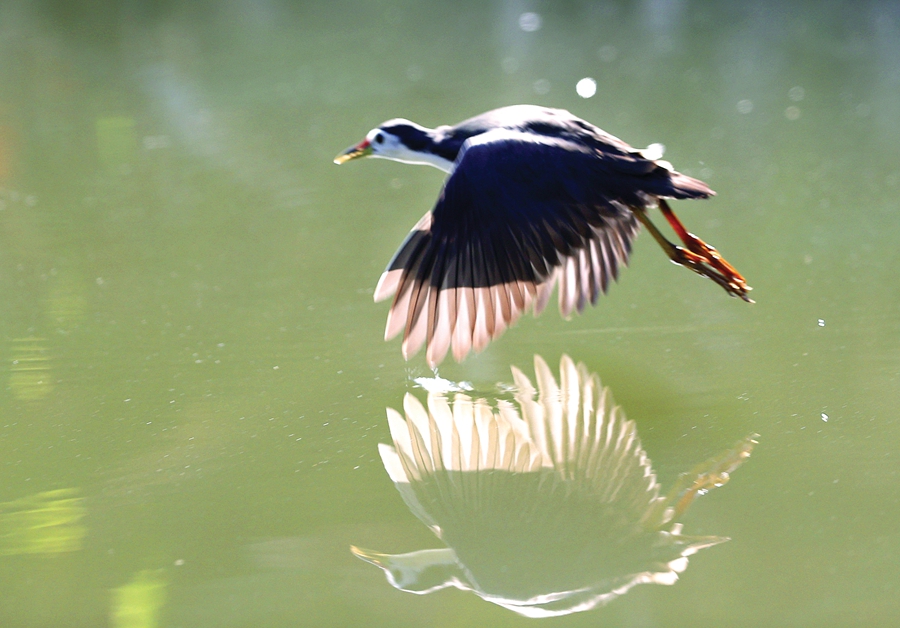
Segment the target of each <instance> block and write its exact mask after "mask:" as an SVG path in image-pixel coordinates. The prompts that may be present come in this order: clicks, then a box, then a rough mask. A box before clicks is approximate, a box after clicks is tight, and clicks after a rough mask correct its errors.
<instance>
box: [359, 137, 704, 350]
mask: <svg viewBox="0 0 900 628" xmlns="http://www.w3.org/2000/svg"><path fill="white" fill-rule="evenodd" d="M709 194H711V191H710V190H709V188H707V187H706V186H705V185H704V184H703V183H702V182H700V181H697V180H695V179H691V178H690V177H686V176H684V175H681V174H679V173H676V172H671V171H670V170H667V169H666V168H665V167H664V166H662V165H659V164H658V163H656V162H654V161H650V160H647V159H645V158H644V157H642V156H641V155H640V153H639V152H638V151H635V152H634V153H631V154H621V153H620V154H610V153H606V152H603V151H598V150H596V149H593V148H591V147H589V146H585V145H582V144H578V143H575V142H572V141H568V140H565V139H556V138H552V137H546V136H540V135H536V134H533V133H523V132H519V131H514V130H506V129H500V130H495V131H491V132H488V133H485V134H482V135H479V136H477V137H475V138H472V139H470V140H469V141H467V142H466V144H465V145H464V146H463V149H462V151H461V152H460V155H459V157H458V159H457V161H456V164H455V167H454V170H453V171H452V172H451V175H450V177H449V178H448V179H447V181H446V183H445V184H444V189H443V190H442V192H441V195H440V197H439V199H438V201H437V204H436V205H435V207H434V209H433V210H432V211H431V212H429V213H428V214H426V215H425V216H424V217H423V218H422V220H420V221H419V223H418V224H417V225H416V226H415V227H414V228H413V230H412V231H411V232H410V234H409V236H408V237H407V239H406V241H405V242H404V243H403V244H402V245H401V247H400V249H399V250H398V251H397V253H396V255H395V256H394V259H393V260H392V261H391V263H390V264H389V265H388V267H387V269H386V270H385V272H384V274H383V275H382V276H381V280H380V281H379V283H378V286H377V288H376V289H375V300H376V301H380V300H382V299H385V298H387V297H389V296H391V295H394V302H393V305H392V306H391V310H390V313H389V314H388V321H387V327H386V330H385V338H386V339H389V338H392V337H393V336H395V335H397V334H399V333H400V332H401V331H402V332H403V355H404V357H406V358H409V357H410V356H411V355H413V354H415V353H416V352H417V351H418V350H419V349H420V348H421V346H422V344H423V343H427V346H428V349H427V355H426V359H427V362H428V364H429V365H431V366H434V365H436V364H438V363H439V362H440V361H441V360H443V358H444V357H445V356H446V354H447V351H448V350H449V349H450V348H451V347H452V349H453V355H454V357H455V358H456V359H457V360H458V361H459V360H462V359H463V358H464V357H465V356H466V355H467V354H468V353H469V351H470V350H472V349H475V350H476V351H480V350H482V349H483V348H484V347H485V346H487V344H488V343H489V342H490V341H491V340H492V339H493V338H496V337H497V336H499V335H500V334H501V333H502V332H503V331H504V330H505V329H506V328H507V327H508V326H509V325H511V324H512V323H514V322H515V321H516V320H517V319H518V318H519V316H521V314H522V313H523V312H525V311H527V310H528V309H529V308H531V307H532V306H533V307H534V311H535V314H538V313H540V312H541V310H542V309H543V308H544V306H545V305H546V303H547V301H548V299H549V296H550V293H551V291H552V289H553V286H554V283H555V282H556V280H557V278H558V279H559V280H560V292H559V306H560V311H561V312H562V314H563V315H564V316H569V315H570V314H571V313H572V312H573V311H578V312H581V311H582V310H583V309H584V306H585V304H586V303H587V302H590V303H592V304H593V303H596V301H597V298H598V297H599V295H600V294H601V293H605V292H606V291H607V289H608V288H609V285H610V283H611V282H612V280H614V279H616V278H617V277H618V272H619V268H620V267H621V266H622V265H624V264H626V263H627V262H628V257H629V254H630V252H631V243H632V241H633V240H634V237H635V235H636V234H637V230H638V226H639V225H638V222H637V220H636V219H635V216H634V214H633V212H632V211H631V210H630V209H629V206H644V205H647V204H650V203H652V202H653V199H654V198H655V197H658V196H665V197H674V198H687V197H705V196H708V195H709Z"/></svg>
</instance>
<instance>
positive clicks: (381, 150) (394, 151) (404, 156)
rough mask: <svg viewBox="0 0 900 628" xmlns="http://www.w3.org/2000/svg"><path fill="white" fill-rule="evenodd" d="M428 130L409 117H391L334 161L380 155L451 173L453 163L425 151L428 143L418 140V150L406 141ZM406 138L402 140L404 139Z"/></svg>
mask: <svg viewBox="0 0 900 628" xmlns="http://www.w3.org/2000/svg"><path fill="white" fill-rule="evenodd" d="M427 133H428V130H427V129H424V128H422V127H420V126H418V125H416V124H413V123H412V122H409V121H408V120H391V121H390V122H388V123H385V124H384V125H382V126H380V127H377V128H374V129H372V130H371V131H369V132H368V133H367V134H366V139H364V140H363V141H362V142H360V143H359V144H357V145H356V146H351V147H350V148H348V149H347V150H346V151H344V152H343V153H341V154H340V155H338V156H337V157H336V158H335V160H334V163H336V164H342V163H344V162H346V161H350V160H351V159H358V158H360V157H380V158H382V159H391V160H393V161H399V162H402V163H406V164H423V165H427V166H434V167H435V168H438V169H439V170H443V171H444V172H450V170H451V169H452V167H453V163H452V162H451V161H448V160H447V159H444V158H443V157H439V156H438V155H435V154H433V153H431V152H428V150H426V146H427V143H423V142H421V141H419V142H417V144H421V145H422V148H421V149H414V148H411V147H410V146H409V145H408V144H407V142H409V141H414V138H415V139H418V140H421V139H422V138H423V137H427ZM404 140H405V141H404Z"/></svg>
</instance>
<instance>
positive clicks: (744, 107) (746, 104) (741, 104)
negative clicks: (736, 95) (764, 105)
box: [737, 98, 753, 113]
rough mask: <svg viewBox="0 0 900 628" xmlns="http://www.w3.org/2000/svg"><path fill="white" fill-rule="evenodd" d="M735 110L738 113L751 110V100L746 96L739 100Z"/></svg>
mask: <svg viewBox="0 0 900 628" xmlns="http://www.w3.org/2000/svg"><path fill="white" fill-rule="evenodd" d="M737 110H738V113H750V112H751V111H753V101H752V100H748V99H746V98H745V99H744V100H739V101H738V104H737Z"/></svg>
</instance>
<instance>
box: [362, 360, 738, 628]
mask: <svg viewBox="0 0 900 628" xmlns="http://www.w3.org/2000/svg"><path fill="white" fill-rule="evenodd" d="M535 374H536V378H535V384H536V385H533V384H532V383H531V381H530V380H529V379H528V378H527V377H526V376H525V375H524V374H523V373H522V372H521V371H519V370H517V369H515V368H514V369H513V377H514V379H515V382H516V393H515V395H514V398H515V402H516V404H515V405H514V404H512V403H509V402H506V401H501V400H498V401H497V402H496V407H495V408H492V407H491V405H489V404H488V402H487V401H485V400H483V399H475V400H473V399H472V398H470V397H469V396H467V395H465V394H457V395H456V396H455V397H454V399H453V401H452V402H449V401H448V400H447V398H446V397H444V396H442V395H439V394H435V393H432V394H430V395H429V396H428V407H427V409H426V408H425V407H423V406H422V404H421V403H419V401H417V400H416V399H415V397H413V396H412V395H407V396H406V398H405V399H404V412H405V415H406V416H405V417H404V416H402V415H400V414H399V413H398V412H395V411H393V410H388V419H389V425H390V430H391V436H392V437H393V441H394V446H393V447H391V446H388V445H379V451H380V453H381V456H382V459H383V461H384V465H385V468H386V469H387V471H388V473H389V474H390V476H391V479H392V480H393V481H394V483H395V486H396V488H397V490H398V491H399V492H400V494H401V496H402V497H403V499H404V501H405V502H406V503H407V505H408V506H409V507H410V510H412V512H413V513H414V514H415V515H416V517H418V518H419V519H420V520H421V521H422V522H424V523H425V524H426V525H428V526H429V527H430V528H431V529H432V531H433V532H434V533H435V534H436V535H437V536H438V537H439V538H441V539H442V540H443V541H444V542H445V543H446V544H447V546H448V547H447V548H446V551H439V550H422V551H418V552H411V553H408V554H398V555H388V554H380V553H378V552H373V551H370V550H360V549H358V548H357V549H355V550H354V553H355V554H356V555H357V556H359V557H360V558H363V559H364V560H367V561H369V562H371V563H373V564H376V565H378V566H379V567H381V568H382V569H383V570H384V571H385V572H386V574H387V576H388V579H389V580H390V581H391V583H392V584H394V586H396V587H397V588H400V589H403V590H405V591H411V592H416V593H426V592H429V591H432V590H436V589H438V588H443V587H446V586H454V587H457V588H460V589H465V590H471V591H473V592H475V593H476V594H477V595H479V596H481V597H482V598H484V599H486V600H489V601H491V602H493V603H495V604H499V605H501V606H504V607H506V608H510V609H512V610H514V611H515V612H517V613H519V614H522V615H526V616H530V617H545V616H551V615H564V614H568V613H572V612H576V611H581V610H588V609H590V608H594V607H597V606H600V605H603V604H606V603H607V602H609V601H610V600H612V599H614V598H615V597H617V596H619V595H622V594H624V593H625V592H627V591H628V590H629V589H630V588H631V587H633V586H635V585H637V584H641V583H658V584H673V583H674V582H675V581H676V580H677V579H678V573H680V572H681V571H683V570H684V569H685V568H686V567H687V557H688V556H690V555H691V554H694V553H696V552H697V551H699V550H700V549H703V548H705V547H709V546H711V545H715V544H717V543H721V542H723V541H724V540H726V539H724V538H721V537H715V536H705V537H692V536H685V535H683V534H681V526H680V525H679V524H677V523H674V520H675V519H674V517H675V516H677V515H679V514H681V513H682V512H683V509H684V508H686V507H687V505H688V504H689V503H690V500H691V499H692V498H693V496H694V495H696V494H697V492H698V491H700V490H702V489H705V488H709V487H711V486H715V485H717V484H718V483H721V481H722V480H723V474H725V475H727V472H729V471H731V470H733V469H734V468H735V467H736V466H737V465H738V464H740V462H741V461H743V460H744V459H745V458H746V457H747V456H748V455H749V452H750V449H752V444H753V441H752V440H750V439H748V440H745V441H742V442H741V443H739V444H738V447H736V448H735V449H734V450H733V451H729V452H726V453H725V454H722V455H721V456H719V457H717V458H714V459H712V460H711V461H710V462H708V463H705V464H704V465H700V466H698V467H697V469H695V471H693V472H691V473H688V474H684V477H683V479H682V483H681V484H679V485H678V486H677V487H676V489H677V490H676V491H674V492H673V493H672V494H671V495H670V496H669V498H661V497H659V486H658V484H657V482H656V478H655V475H654V474H653V471H652V469H651V466H650V461H649V460H648V459H647V456H646V455H645V453H644V451H643V449H642V448H641V444H640V440H639V438H638V435H637V431H636V426H635V424H634V423H633V422H631V421H628V420H626V419H625V416H624V414H623V412H622V411H621V409H620V408H618V407H617V406H614V405H613V401H612V395H611V394H610V392H609V391H608V390H607V389H605V388H603V387H602V386H601V384H600V380H599V379H598V378H597V376H595V375H591V374H590V373H588V371H587V369H586V368H585V367H584V366H583V365H581V364H579V365H576V364H575V363H574V362H572V360H571V359H569V358H568V357H567V356H563V358H562V360H561V364H560V378H559V383H557V381H556V379H555V378H554V377H553V374H552V372H551V371H550V369H549V367H548V366H547V364H546V363H545V362H544V361H543V360H542V359H541V358H540V357H535ZM682 505H683V507H682Z"/></svg>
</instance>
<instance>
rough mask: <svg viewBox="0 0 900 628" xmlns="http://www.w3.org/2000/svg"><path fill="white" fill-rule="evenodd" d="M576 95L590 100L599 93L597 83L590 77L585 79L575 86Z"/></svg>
mask: <svg viewBox="0 0 900 628" xmlns="http://www.w3.org/2000/svg"><path fill="white" fill-rule="evenodd" d="M575 93H576V94H578V95H579V96H581V97H582V98H590V97H591V96H593V95H594V94H596V93H597V81H595V80H594V79H592V78H590V77H585V78H583V79H581V80H580V81H578V83H576V84H575Z"/></svg>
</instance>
